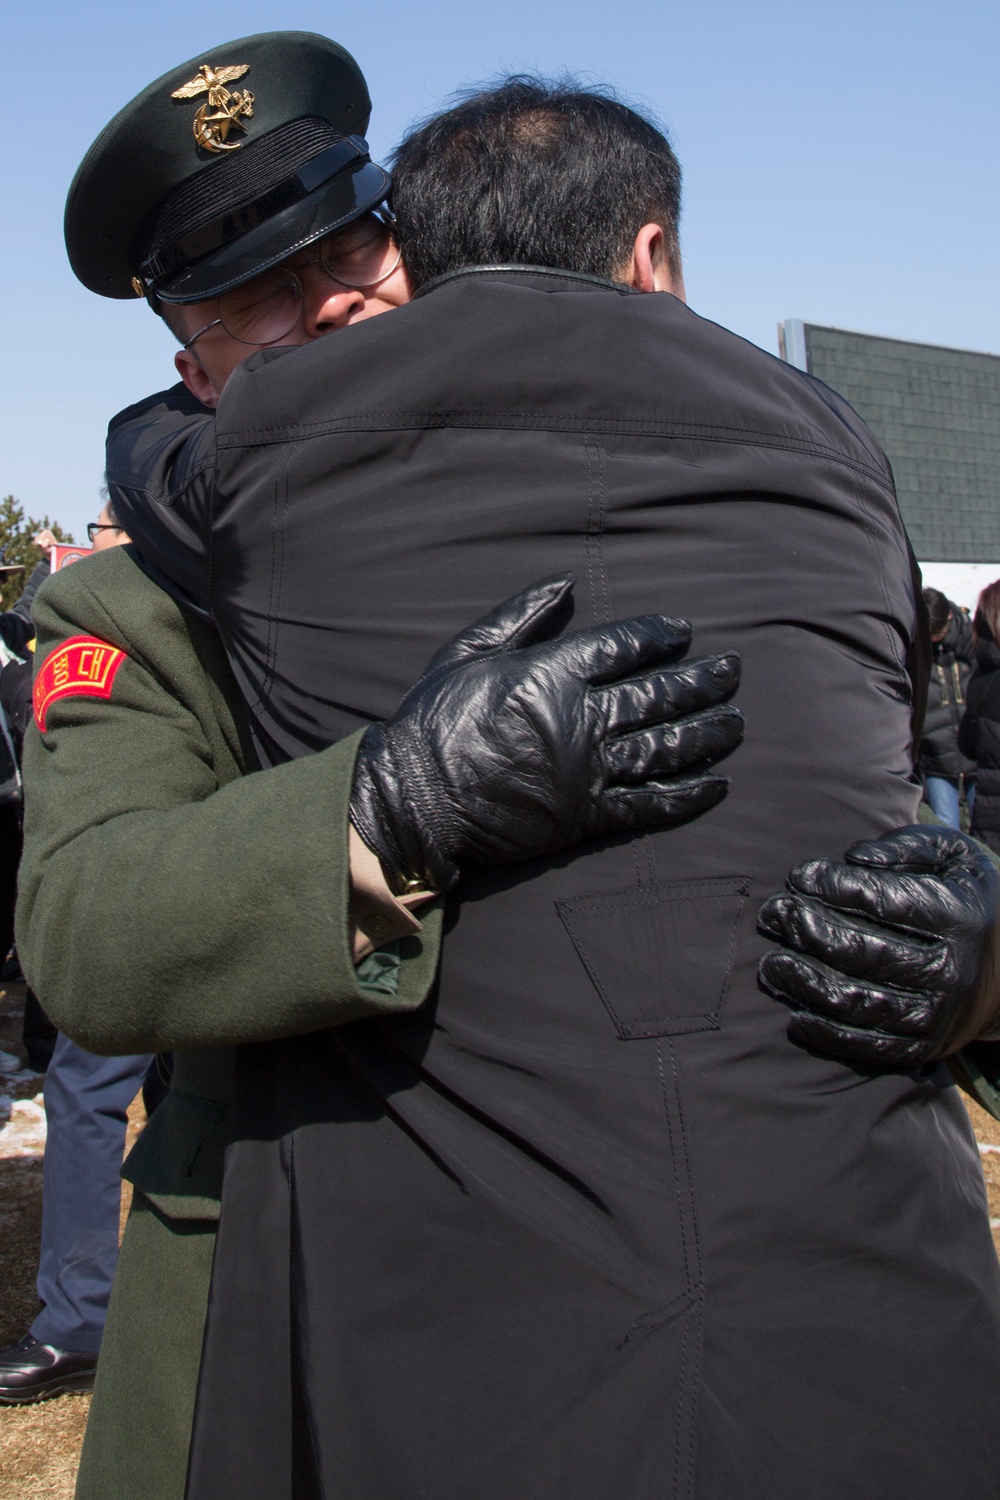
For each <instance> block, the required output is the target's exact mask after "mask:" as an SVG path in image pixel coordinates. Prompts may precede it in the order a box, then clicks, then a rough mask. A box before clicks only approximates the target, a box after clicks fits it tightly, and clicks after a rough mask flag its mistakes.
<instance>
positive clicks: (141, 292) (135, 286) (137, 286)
mask: <svg viewBox="0 0 1000 1500" xmlns="http://www.w3.org/2000/svg"><path fill="white" fill-rule="evenodd" d="M132 290H133V292H135V295H136V296H137V297H145V295H146V288H145V287H144V286H143V284H142V282H141V281H140V280H139V278H138V276H133V277H132Z"/></svg>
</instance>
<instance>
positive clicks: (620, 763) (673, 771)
mask: <svg viewBox="0 0 1000 1500" xmlns="http://www.w3.org/2000/svg"><path fill="white" fill-rule="evenodd" d="M743 729H744V724H743V715H742V714H741V713H740V711H739V709H738V708H733V707H732V706H731V705H730V706H725V707H722V708H714V709H709V710H707V711H706V712H705V713H700V714H697V715H696V716H695V717H694V718H691V719H682V720H680V721H679V722H678V723H676V724H657V725H655V726H653V727H652V728H650V729H641V730H636V731H635V732H633V733H632V734H625V735H618V736H615V737H614V738H613V739H609V740H605V742H604V745H603V756H604V765H605V770H606V772H607V778H608V782H609V783H610V784H614V785H616V786H639V785H641V784H642V783H643V782H644V781H648V780H649V779H650V778H651V777H660V776H675V775H677V773H678V772H681V771H693V770H695V769H696V768H697V767H703V768H707V767H708V766H711V765H714V764H715V762H716V761H718V760H721V759H722V757H723V756H724V755H729V754H731V753H732V751H733V750H735V749H736V747H737V745H738V744H739V743H740V741H741V740H742V738H743Z"/></svg>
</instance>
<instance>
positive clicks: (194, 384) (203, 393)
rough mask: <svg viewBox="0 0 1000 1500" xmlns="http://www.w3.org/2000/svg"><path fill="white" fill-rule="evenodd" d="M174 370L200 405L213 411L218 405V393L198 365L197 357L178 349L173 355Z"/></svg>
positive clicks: (209, 377) (206, 373)
mask: <svg viewBox="0 0 1000 1500" xmlns="http://www.w3.org/2000/svg"><path fill="white" fill-rule="evenodd" d="M174 369H175V370H176V371H177V373H178V375H179V376H180V377H181V379H182V380H183V382H184V384H185V385H186V386H187V388H188V390H189V391H190V392H191V394H192V396H195V397H196V398H197V399H198V400H199V401H200V402H201V404H202V406H210V407H212V408H213V409H214V408H215V407H216V406H218V404H219V394H220V393H219V392H218V391H217V390H216V389H215V385H214V384H213V381H212V378H211V376H210V375H209V374H208V372H207V370H204V369H203V368H202V366H201V365H200V364H199V363H198V357H197V355H195V354H192V352H191V350H190V349H178V351H177V353H176V354H175V355H174Z"/></svg>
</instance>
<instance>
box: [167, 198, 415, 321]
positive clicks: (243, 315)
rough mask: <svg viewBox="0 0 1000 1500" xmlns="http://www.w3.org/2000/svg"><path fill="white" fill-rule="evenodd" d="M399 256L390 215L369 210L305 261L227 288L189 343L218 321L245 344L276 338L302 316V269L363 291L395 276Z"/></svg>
mask: <svg viewBox="0 0 1000 1500" xmlns="http://www.w3.org/2000/svg"><path fill="white" fill-rule="evenodd" d="M400 259H401V255H400V250H399V246H398V245H397V244H396V241H395V239H394V237H393V231H392V221H391V218H390V217H389V216H388V215H386V216H385V217H384V218H383V217H382V216H381V215H380V214H368V215H366V216H365V218H363V219H359V220H358V221H357V222H356V223H354V224H349V225H348V226H347V228H346V229H341V230H340V231H339V232H338V233H337V234H331V235H329V236H328V237H327V238H326V239H325V240H322V241H320V245H319V254H318V255H316V256H314V257H313V259H312V260H307V261H300V262H299V263H298V265H297V266H296V267H295V270H294V271H293V270H290V269H289V268H288V267H287V266H275V267H274V268H273V269H272V270H270V271H262V272H261V274H260V275H259V276H255V277H254V278H253V280H252V281H245V282H244V283H243V285H242V286H237V287H234V288H233V289H232V291H230V292H223V294H222V296H221V297H219V299H218V301H217V303H216V306H217V308H218V317H215V318H213V319H212V321H211V322H210V323H206V324H205V326H204V328H199V329H198V332H197V333H194V334H192V335H191V337H190V338H189V339H188V340H187V342H186V343H185V344H184V348H185V349H190V348H191V345H192V344H193V343H194V342H195V340H196V339H200V338H201V336H202V334H203V333H207V332H208V330H209V329H210V328H216V327H219V326H221V327H222V328H223V329H224V330H225V332H226V333H228V334H229V336H230V338H234V339H236V341H237V343H240V344H251V345H255V346H256V347H257V348H263V347H264V346H265V345H266V344H275V343H277V341H278V340H279V339H283V338H284V337H285V334H286V333H291V331H292V329H293V328H294V327H295V325H296V323H297V322H298V321H299V318H300V317H301V316H302V297H303V291H302V282H301V281H300V279H299V277H300V274H301V272H302V271H305V270H307V269H308V268H309V267H310V266H316V265H318V266H319V267H320V268H321V269H322V270H323V271H325V272H326V274H327V276H329V277H330V279H331V280H332V281H336V282H339V283H340V285H341V286H346V287H351V288H352V289H353V290H356V291H362V292H363V291H367V290H368V289H369V288H371V287H375V286H378V285H379V283H380V282H383V281H385V280H386V279H387V278H388V277H389V276H391V275H392V273H393V271H395V269H396V267H397V266H398V265H399V262H400Z"/></svg>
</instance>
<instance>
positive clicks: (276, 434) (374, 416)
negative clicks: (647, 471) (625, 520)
mask: <svg viewBox="0 0 1000 1500" xmlns="http://www.w3.org/2000/svg"><path fill="white" fill-rule="evenodd" d="M368 423H376V424H378V425H376V426H374V427H372V428H369V427H368V426H367V424H368ZM434 427H495V428H497V429H498V430H503V429H505V428H512V429H525V430H530V431H539V432H583V433H587V432H589V433H591V434H593V433H595V432H600V433H609V434H612V435H615V434H619V433H626V434H629V433H630V434H635V435H639V436H646V437H661V438H663V439H665V440H668V441H681V440H683V441H687V442H706V443H730V444H734V445H736V446H739V447H748V448H768V449H773V450H775V451H777V452H783V453H800V454H812V455H813V456H814V457H817V458H826V459H828V460H829V461H830V462H831V463H836V464H840V465H842V466H843V467H844V468H848V469H854V470H856V471H857V472H859V473H861V474H867V475H868V476H869V478H871V479H873V480H874V481H875V483H876V484H878V485H879V486H880V487H881V488H882V489H884V490H885V491H886V492H887V493H888V494H890V495H892V494H894V491H893V486H892V482H891V480H890V479H889V477H888V475H886V474H885V473H884V472H883V471H882V470H881V469H879V468H877V467H875V465H873V464H866V463H864V462H862V461H861V460H860V459H854V458H849V457H848V456H847V455H846V454H844V453H841V452H840V451H839V449H837V448H830V447H828V446H827V445H826V444H823V443H814V442H810V441H808V440H807V439H805V438H799V439H795V438H778V437H769V436H768V435H766V434H764V433H758V432H756V431H755V430H754V429H752V428H740V427H718V428H716V427H713V426H712V425H711V424H708V423H699V424H697V425H693V426H691V427H685V426H683V425H678V426H671V425H670V424H669V423H660V422H654V421H650V420H648V419H646V418H642V417H608V418H600V417H598V418H597V419H596V420H595V419H594V418H584V417H542V416H538V415H537V414H536V413H533V412H489V411H486V412H451V411H440V412H432V413H413V412H358V413H357V414H355V415H352V416H349V417H339V418H336V419H334V420H333V421H330V422H309V423H304V424H301V423H297V424H295V425H294V426H292V425H291V424H289V423H281V424H278V425H276V426H274V427H242V428H234V429H232V431H230V432H228V433H223V434H222V435H221V436H220V437H219V438H218V439H217V443H216V446H217V448H223V449H230V448H246V447H257V446H261V447H264V446H268V445H270V444H271V443H274V442H288V443H291V442H298V441H300V440H302V441H304V440H308V439H310V438H315V437H324V436H326V435H327V434H331V435H332V434H334V433H343V432H365V431H369V430H371V431H382V430H383V429H385V430H389V431H392V430H400V431H405V430H408V429H412V430H417V431H419V430H421V429H423V428H434ZM185 488H186V486H185Z"/></svg>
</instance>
